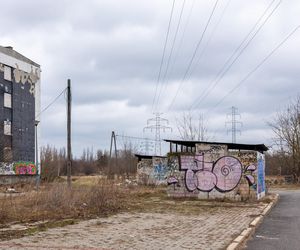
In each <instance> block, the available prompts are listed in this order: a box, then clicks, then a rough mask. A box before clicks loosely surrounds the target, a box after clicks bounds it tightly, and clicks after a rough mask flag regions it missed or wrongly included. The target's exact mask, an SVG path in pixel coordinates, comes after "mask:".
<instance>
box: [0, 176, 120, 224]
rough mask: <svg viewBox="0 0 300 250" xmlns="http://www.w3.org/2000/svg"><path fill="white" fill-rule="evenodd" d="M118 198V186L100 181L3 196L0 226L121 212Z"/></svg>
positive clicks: (62, 185)
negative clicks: (90, 185) (92, 183)
mask: <svg viewBox="0 0 300 250" xmlns="http://www.w3.org/2000/svg"><path fill="white" fill-rule="evenodd" d="M119 195H120V192H119V189H118V187H117V186H115V185H114V184H113V183H111V182H108V181H103V180H102V181H101V182H100V181H99V182H98V183H97V184H95V185H93V186H92V187H89V186H80V187H79V186H74V187H72V188H68V187H67V185H65V184H64V183H53V184H48V185H46V186H43V187H42V189H41V190H40V191H38V192H36V191H31V192H28V193H25V194H6V195H4V196H2V197H0V224H4V223H8V222H13V221H17V222H30V221H41V220H49V219H51V220H60V219H67V218H90V217H93V216H101V215H107V214H110V213H115V212H117V211H118V210H120V209H121V204H120V203H119V202H118V196H119Z"/></svg>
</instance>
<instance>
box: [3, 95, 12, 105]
mask: <svg viewBox="0 0 300 250" xmlns="http://www.w3.org/2000/svg"><path fill="white" fill-rule="evenodd" d="M4 107H5V108H11V94H9V93H4Z"/></svg>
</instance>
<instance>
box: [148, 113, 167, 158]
mask: <svg viewBox="0 0 300 250" xmlns="http://www.w3.org/2000/svg"><path fill="white" fill-rule="evenodd" d="M154 115H155V117H154V118H151V119H148V120H147V126H146V127H144V131H145V130H150V131H151V132H153V131H154V132H155V145H154V152H155V155H159V156H160V155H161V137H160V132H161V131H163V132H165V131H166V130H171V131H172V128H171V127H169V126H167V125H169V121H168V120H167V119H165V118H162V117H161V115H162V113H158V112H157V113H154Z"/></svg>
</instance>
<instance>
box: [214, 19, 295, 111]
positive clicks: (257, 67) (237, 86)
mask: <svg viewBox="0 0 300 250" xmlns="http://www.w3.org/2000/svg"><path fill="white" fill-rule="evenodd" d="M299 28H300V25H298V26H297V27H296V28H295V29H293V30H292V32H291V33H289V34H288V36H286V38H284V39H283V40H282V41H281V42H280V43H279V44H278V45H277V46H276V47H275V48H274V49H273V50H272V51H271V52H270V53H269V54H268V55H267V56H266V57H265V58H264V59H263V60H262V61H261V62H260V63H259V64H258V65H257V66H256V67H254V68H253V69H252V70H251V71H250V72H249V73H248V74H247V75H246V76H245V77H244V78H243V79H242V80H241V81H239V83H238V84H237V85H235V87H234V88H232V89H231V90H230V91H229V92H227V94H225V95H224V96H223V97H222V99H221V100H220V101H219V102H218V103H217V104H216V105H215V106H214V107H213V108H212V109H210V110H209V111H211V110H213V109H215V108H216V107H217V106H219V105H220V104H221V103H222V102H223V101H224V100H225V99H226V97H227V96H229V95H230V94H231V93H233V92H234V91H235V90H236V89H237V88H239V87H240V86H241V85H242V84H243V83H244V82H245V81H246V80H247V79H248V78H249V77H250V76H251V75H252V74H253V73H254V72H256V71H257V70H258V69H259V68H260V67H261V66H262V65H263V64H264V63H265V62H266V61H267V60H268V59H269V58H270V57H271V56H272V55H273V54H274V53H275V52H276V51H277V50H278V49H279V48H280V47H281V46H282V45H283V44H284V43H285V42H286V41H287V40H288V39H289V38H290V37H291V36H292V35H293V34H294V33H295V32H296V31H297V30H298V29H299Z"/></svg>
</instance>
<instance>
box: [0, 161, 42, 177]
mask: <svg viewBox="0 0 300 250" xmlns="http://www.w3.org/2000/svg"><path fill="white" fill-rule="evenodd" d="M24 174H29V175H34V174H36V166H35V164H34V163H33V162H14V163H6V162H1V163H0V175H24Z"/></svg>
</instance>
